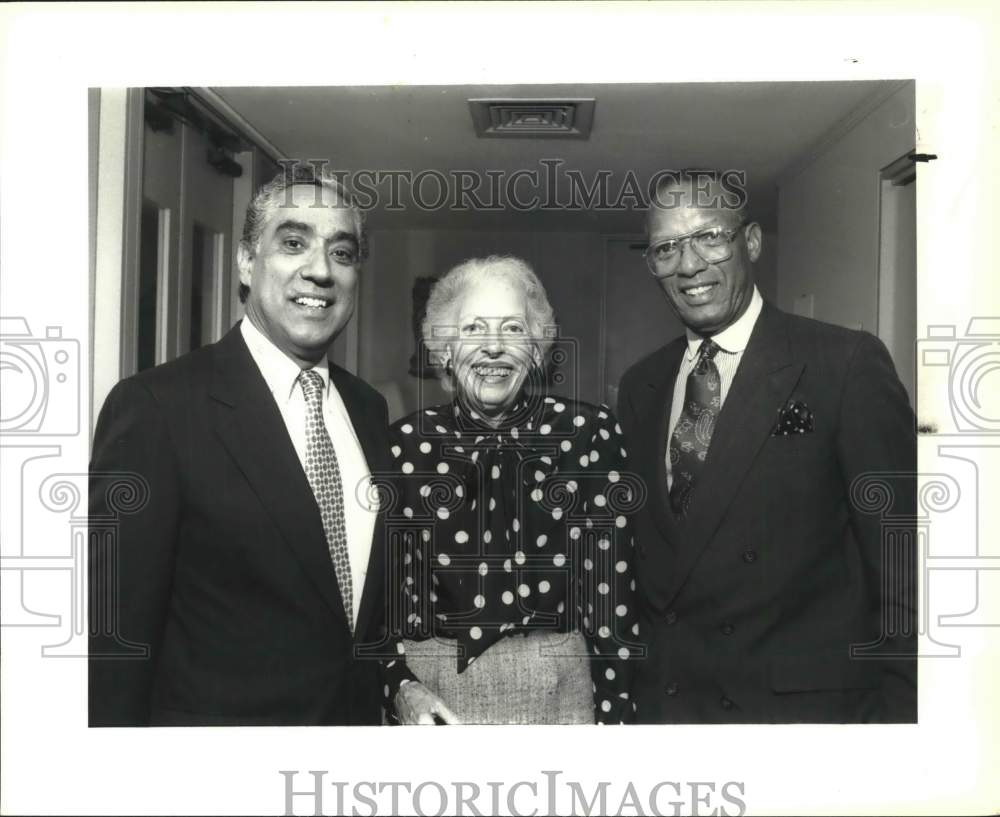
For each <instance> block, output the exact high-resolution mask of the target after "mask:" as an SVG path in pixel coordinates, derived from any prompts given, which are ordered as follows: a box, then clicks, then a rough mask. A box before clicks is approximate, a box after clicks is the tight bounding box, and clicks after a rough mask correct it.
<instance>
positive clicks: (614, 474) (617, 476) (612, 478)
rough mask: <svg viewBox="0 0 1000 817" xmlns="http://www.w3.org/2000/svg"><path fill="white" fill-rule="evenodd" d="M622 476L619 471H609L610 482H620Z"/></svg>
mask: <svg viewBox="0 0 1000 817" xmlns="http://www.w3.org/2000/svg"><path fill="white" fill-rule="evenodd" d="M621 478H622V475H621V474H619V473H618V472H617V471H608V482H618V480H620V479H621Z"/></svg>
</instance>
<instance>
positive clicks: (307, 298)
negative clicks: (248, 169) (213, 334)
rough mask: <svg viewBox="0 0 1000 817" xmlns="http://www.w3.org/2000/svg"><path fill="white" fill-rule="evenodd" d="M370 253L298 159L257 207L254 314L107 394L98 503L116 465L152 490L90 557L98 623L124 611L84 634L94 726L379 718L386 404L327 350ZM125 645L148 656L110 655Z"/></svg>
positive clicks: (97, 449) (354, 218) (345, 204)
mask: <svg viewBox="0 0 1000 817" xmlns="http://www.w3.org/2000/svg"><path fill="white" fill-rule="evenodd" d="M365 254H366V238H365V231H364V222H363V218H362V214H361V212H360V211H359V210H358V209H357V208H356V207H354V206H353V205H352V204H351V200H350V198H349V196H348V194H347V192H346V191H345V190H344V189H343V187H342V186H341V185H340V184H339V183H338V182H337V181H336V180H335V179H334V178H332V177H327V176H324V175H318V174H317V173H316V172H315V171H314V168H313V167H311V166H309V165H296V166H295V167H294V168H289V169H288V170H287V172H286V173H284V174H282V175H281V176H279V177H278V178H276V179H274V180H273V181H271V182H270V183H269V184H267V185H265V186H264V187H263V188H262V189H261V190H260V192H258V193H257V195H256V196H255V197H254V199H253V201H252V202H251V203H250V206H249V207H248V209H247V216H246V222H245V225H244V232H243V238H242V241H241V243H240V246H239V250H238V265H239V271H240V298H241V300H242V301H243V302H244V303H245V304H246V319H245V320H243V321H242V322H240V324H238V325H237V326H236V327H234V328H233V329H232V330H231V331H230V332H229V333H228V334H227V335H226V336H225V337H224V338H222V340H220V341H219V342H218V343H215V344H212V345H210V346H206V347H203V348H201V349H198V350H195V351H193V352H191V353H190V354H187V355H184V356H183V357H181V358H179V359H177V360H175V361H173V362H170V363H166V364H164V365H162V366H157V367H156V368H154V369H151V370H148V371H144V372H140V373H139V374H137V375H135V376H134V377H130V378H128V379H126V380H123V381H122V382H121V383H119V384H118V385H117V386H116V387H115V388H114V390H112V392H111V394H110V395H109V396H108V399H107V401H106V403H105V405H104V409H103V410H102V412H101V416H100V419H99V420H98V424H97V430H96V433H95V437H94V453H93V458H92V462H91V483H90V497H91V515H92V517H95V518H107V517H108V516H109V515H112V516H119V514H118V511H119V510H120V509H119V508H118V507H117V506H116V504H115V503H116V501H117V500H116V496H117V494H116V492H115V488H114V483H115V482H116V481H117V480H118V479H120V478H121V476H122V474H123V473H124V474H127V475H130V476H129V478H130V479H133V480H134V479H136V478H138V480H139V481H140V482H141V483H143V484H144V485H145V488H146V490H145V491H144V492H141V493H145V494H146V496H145V501H144V502H142V503H138V504H139V507H137V508H133V509H130V512H129V513H122V514H120V520H119V528H118V537H117V541H116V542H115V543H114V546H113V547H112V548H111V549H107V547H106V546H105V545H103V544H101V543H95V544H94V545H93V546H92V549H91V559H90V564H91V585H90V587H91V604H92V607H91V610H92V615H93V614H94V611H95V610H100V609H102V608H103V607H105V606H106V609H109V610H113V611H116V619H115V616H107V615H105V616H102V617H101V618H102V619H103V620H105V621H108V620H116V626H115V627H113V628H107V632H97V631H95V633H94V635H92V637H91V649H90V657H91V660H90V723H91V725H92V726H129V725H132V726H139V725H172V726H179V725H239V724H272V725H273V724H376V723H379V722H380V720H381V704H380V701H381V694H380V684H379V682H378V665H377V662H376V661H372V660H367V661H366V660H359V659H358V658H356V650H355V644H359V643H360V642H363V641H367V642H376V641H378V639H379V637H380V634H381V633H380V628H381V627H382V623H383V588H382V584H383V581H382V578H381V576H382V561H381V559H382V558H383V556H384V554H383V552H382V550H383V549H382V547H381V546H380V545H381V540H380V539H379V537H380V535H381V530H382V526H381V525H379V524H377V522H378V508H377V507H375V506H373V505H371V504H370V501H371V495H372V492H371V491H370V490H368V488H369V482H370V474H371V473H372V472H374V471H380V470H385V469H386V467H387V463H386V458H387V456H388V455H387V452H388V442H387V436H386V432H387V426H388V421H387V416H386V406H385V401H384V400H383V399H382V398H381V397H380V396H379V395H378V393H377V392H375V391H374V390H373V389H372V388H370V387H369V386H367V385H366V384H365V383H363V382H362V381H360V380H358V379H357V378H356V377H353V376H352V375H350V374H349V373H347V372H346V371H344V370H343V369H341V368H339V367H337V366H336V365H334V364H333V363H331V362H328V361H327V353H328V350H329V348H330V346H331V344H332V343H333V341H334V339H335V338H336V337H337V336H338V334H340V332H341V331H342V330H343V329H344V327H345V326H346V325H347V323H348V321H349V320H350V318H351V316H352V315H353V313H354V307H355V299H356V294H357V287H358V276H359V273H360V269H361V263H362V261H363V259H364V257H365ZM108 575H113V576H115V577H116V583H115V584H113V585H110V586H109V585H108V584H107V583H105V582H104V581H103V579H102V577H103V576H108ZM369 577H370V578H369ZM94 629H95V628H93V627H92V630H94ZM101 629H102V628H97V630H101ZM123 644H129V645H136V646H137V647H138V648H140V649H142V650H144V651H145V653H146V655H145V657H138V658H136V657H133V658H116V657H115V656H116V655H120V654H121V653H122V652H123V651H125V650H123V649H122V646H123Z"/></svg>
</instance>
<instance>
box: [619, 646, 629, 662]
mask: <svg viewBox="0 0 1000 817" xmlns="http://www.w3.org/2000/svg"><path fill="white" fill-rule="evenodd" d="M618 657H619V658H620V659H621V660H622V661H627V660H628V647H622V648H621V649H620V650H618Z"/></svg>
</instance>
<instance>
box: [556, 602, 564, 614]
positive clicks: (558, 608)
mask: <svg viewBox="0 0 1000 817" xmlns="http://www.w3.org/2000/svg"><path fill="white" fill-rule="evenodd" d="M565 609H566V603H565V602H563V601H561V602H559V604H557V605H556V612H557V613H561V612H563V611H564V610H565Z"/></svg>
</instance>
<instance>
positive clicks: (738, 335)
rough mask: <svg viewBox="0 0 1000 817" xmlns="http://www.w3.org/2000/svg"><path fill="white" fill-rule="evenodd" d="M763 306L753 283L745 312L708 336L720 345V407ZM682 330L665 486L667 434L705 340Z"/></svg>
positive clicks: (670, 477)
mask: <svg viewBox="0 0 1000 817" xmlns="http://www.w3.org/2000/svg"><path fill="white" fill-rule="evenodd" d="M763 306H764V299H763V298H761V297H760V292H758V291H757V287H756V286H755V287H754V288H753V295H752V296H750V305H749V306H748V307H747V310H746V312H744V313H743V314H742V315H740V317H739V318H737V319H736V320H735V321H734V322H733V323H731V324H730V325H729V326H727V327H726V328H725V329H723V330H722V331H721V332H719V333H718V334H717V335H712V336H711V338H712V340H714V341H715V342H716V343H717V344H718V345H719V351H718V352H717V353H716V355H715V357H714V358H713V360H714V361H715V365H716V367H717V368H718V370H719V379H720V380H721V381H722V384H721V390H720V397H719V399H720V403H719V408H720V409H721V408H722V406H723V405H725V403H726V395H727V394H728V393H729V387H730V386H732V385H733V378H734V377H736V370H737V369H738V368H739V365H740V361H741V360H742V359H743V352H744V351H745V350H746V348H747V344H748V343H749V342H750V333H751V332H753V328H754V325H755V324H756V323H757V318H758V317H759V316H760V310H761V308H762V307H763ZM685 332H686V334H687V350H686V351H685V353H684V357H683V358H682V360H681V366H680V369H678V370H677V380H676V381H674V399H673V400H672V401H671V403H670V426H669V428H670V432H669V435H668V437H667V448H666V452H665V453H666V461H667V488H668V489H669V488H670V486H671V485H673V481H674V479H673V474H672V473H671V468H670V437H671V436H673V433H674V427H675V426H676V425H677V421H678V420H679V419H680V417H681V411H682V410H683V408H684V392H685V390H686V389H687V378H688V375H689V374H691V371H692V369H694V366H695V363H696V362H697V360H698V349H699V348H700V347H701V343H702V341H703V340H704V338H703V337H702V336H701V335H699V334H697V333H695V332H692V331H691V330H690V329H687V330H685Z"/></svg>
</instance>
